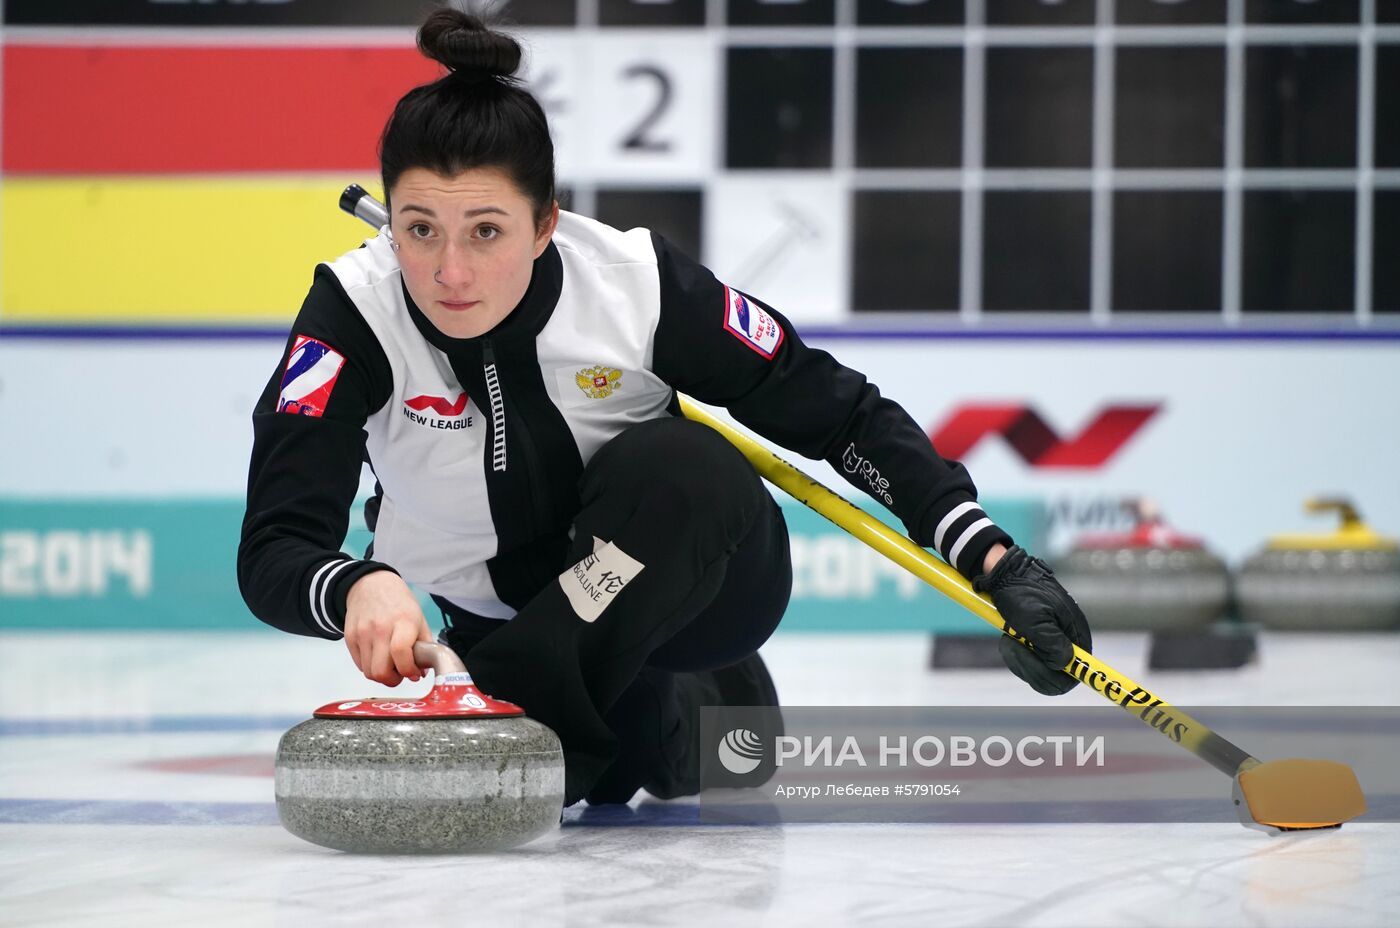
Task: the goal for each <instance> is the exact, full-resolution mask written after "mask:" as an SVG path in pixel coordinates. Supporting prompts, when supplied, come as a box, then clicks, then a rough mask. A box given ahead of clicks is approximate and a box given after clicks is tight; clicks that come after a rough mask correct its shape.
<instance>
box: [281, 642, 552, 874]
mask: <svg viewBox="0 0 1400 928" xmlns="http://www.w3.org/2000/svg"><path fill="white" fill-rule="evenodd" d="M413 656H414V659H415V660H416V661H417V662H418V666H419V667H422V668H423V669H425V670H428V669H431V670H432V671H433V672H434V680H433V687H432V689H431V690H430V691H429V692H428V693H427V694H426V695H425V696H422V697H417V698H413V697H410V698H404V699H352V700H343V701H341V702H334V703H330V704H328V705H325V706H322V707H321V708H319V709H317V710H316V712H315V718H312V719H310V720H308V721H305V722H302V723H301V724H300V725H297V726H296V727H295V728H293V729H291V730H290V731H288V732H287V733H286V734H284V735H283V736H282V740H281V741H280V742H279V743H278V745H277V763H276V773H275V783H276V785H275V790H276V794H277V814H278V816H279V817H280V818H281V820H282V825H283V826H284V827H285V828H286V829H287V830H288V831H290V832H291V833H292V834H294V835H296V836H298V837H300V838H305V839H306V840H307V841H310V842H312V843H313V844H319V845H322V846H323V847H329V848H334V849H336V850H340V851H357V852H363V853H380V854H384V853H457V852H463V851H493V850H504V849H506V848H511V847H516V846H517V845H520V844H524V843H525V842H526V841H530V840H531V839H533V838H537V837H539V836H540V835H542V834H544V833H545V832H546V831H549V830H550V829H551V828H554V827H555V826H557V825H558V823H559V815H560V812H561V811H562V809H563V805H564V755H563V752H562V750H561V749H560V746H559V739H558V738H557V737H556V736H555V734H554V732H552V731H550V729H549V728H547V727H546V726H544V725H541V724H540V723H539V722H535V721H532V720H531V719H528V718H526V717H525V712H524V710H522V709H521V708H520V707H519V706H516V705H513V704H511V703H508V702H503V701H501V700H497V699H492V698H491V697H490V696H487V695H486V694H485V693H482V692H481V691H480V690H478V689H477V688H476V686H475V685H473V683H472V679H471V675H470V674H468V673H467V672H466V668H465V667H464V666H463V665H462V662H461V660H459V659H458V657H457V655H456V654H455V653H454V652H453V651H452V650H451V649H450V648H448V647H446V646H444V645H440V644H432V643H430V642H426V641H420V642H418V643H417V644H416V645H414V647H413Z"/></svg>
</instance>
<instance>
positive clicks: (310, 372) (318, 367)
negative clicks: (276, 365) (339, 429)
mask: <svg viewBox="0 0 1400 928" xmlns="http://www.w3.org/2000/svg"><path fill="white" fill-rule="evenodd" d="M344 366H345V357H344V356H343V355H341V354H340V353H339V352H337V351H336V350H335V349H334V348H332V347H331V346H330V345H327V344H326V343H325V342H323V341H319V340H317V339H314V338H310V337H308V336H306V335H298V336H297V337H296V341H295V342H293V343H292V353H291V355H290V356H289V357H288V358H287V369H286V370H285V371H284V372H283V373H282V392H281V394H280V395H279V396H278V398H277V411H278V412H288V413H292V414H293V415H298V416H322V415H325V412H326V404H327V403H328V402H330V398H331V391H332V390H334V389H335V382H336V380H337V378H339V377H340V370H341V368H343V367H344Z"/></svg>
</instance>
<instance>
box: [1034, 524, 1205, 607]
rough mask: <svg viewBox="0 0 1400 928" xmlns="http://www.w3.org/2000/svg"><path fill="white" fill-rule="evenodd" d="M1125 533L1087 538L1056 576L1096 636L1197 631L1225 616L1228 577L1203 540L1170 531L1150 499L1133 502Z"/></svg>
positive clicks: (1056, 567) (1066, 558)
mask: <svg viewBox="0 0 1400 928" xmlns="http://www.w3.org/2000/svg"><path fill="white" fill-rule="evenodd" d="M1129 505H1130V506H1131V507H1132V508H1133V511H1134V515H1135V518H1136V521H1137V524H1136V525H1135V526H1134V527H1133V529H1132V531H1130V532H1127V533H1117V534H1104V535H1087V536H1085V537H1083V538H1081V539H1079V541H1077V542H1076V543H1075V545H1074V547H1073V549H1071V551H1070V552H1069V554H1067V555H1065V556H1064V557H1062V558H1059V559H1057V561H1056V563H1055V565H1054V570H1055V574H1056V575H1057V576H1058V577H1059V578H1060V582H1061V583H1063V584H1064V586H1065V589H1067V590H1069V591H1070V593H1071V594H1072V595H1073V596H1074V598H1075V600H1076V601H1077V602H1078V603H1079V606H1080V608H1082V609H1083V610H1084V613H1085V615H1087V616H1089V620H1090V622H1092V623H1093V626H1094V628H1095V629H1100V628H1104V629H1126V630H1134V631H1153V632H1157V631H1179V630H1184V629H1199V628H1203V627H1205V626H1207V625H1210V624H1211V623H1212V622H1215V621H1216V620H1218V619H1220V618H1221V617H1222V616H1224V614H1225V612H1226V610H1227V608H1228V607H1229V601H1230V571H1229V568H1228V567H1226V565H1225V562H1224V561H1223V560H1222V559H1221V558H1219V557H1217V556H1216V555H1215V554H1212V553H1211V552H1210V551H1208V550H1207V549H1206V546H1205V544H1204V542H1202V540H1201V539H1199V538H1195V537H1192V536H1189V535H1183V534H1181V533H1180V532H1177V531H1175V530H1173V529H1172V528H1171V527H1170V526H1168V525H1167V524H1166V523H1165V522H1164V521H1163V520H1162V517H1161V514H1160V513H1159V512H1158V510H1157V507H1156V506H1155V505H1153V504H1152V503H1151V502H1149V501H1147V500H1130V501H1129Z"/></svg>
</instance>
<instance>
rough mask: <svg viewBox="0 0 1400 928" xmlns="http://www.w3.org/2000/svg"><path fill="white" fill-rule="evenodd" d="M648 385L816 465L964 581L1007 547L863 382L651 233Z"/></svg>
mask: <svg viewBox="0 0 1400 928" xmlns="http://www.w3.org/2000/svg"><path fill="white" fill-rule="evenodd" d="M652 240H653V244H654V245H655V247H656V253H657V260H658V264H659V269H660V277H661V319H660V322H659V324H658V326H657V332H656V352H655V359H654V367H655V371H656V374H657V376H659V377H661V378H662V379H663V380H665V381H666V382H667V383H669V384H671V385H672V386H673V387H675V388H676V389H677V390H680V391H681V392H683V393H686V394H689V395H690V396H693V397H694V398H695V399H697V400H700V401H701V402H704V403H711V404H714V405H716V406H724V407H726V408H728V410H729V411H730V413H732V414H733V416H734V418H735V419H737V420H738V421H740V422H742V423H743V424H744V425H746V426H748V427H749V428H752V429H753V430H754V431H756V432H758V433H759V434H760V435H763V436H764V437H766V438H769V439H771V440H772V441H774V442H777V443H778V444H779V445H782V446H783V447H784V448H789V449H791V450H793V451H795V452H797V453H798V454H801V455H804V456H806V457H808V458H813V459H816V460H824V461H826V462H827V463H829V464H830V465H831V466H832V467H834V468H836V470H837V471H839V472H840V473H841V474H842V475H844V476H845V478H846V480H847V481H849V482H850V483H851V484H852V485H853V486H855V487H857V488H858V489H860V490H863V491H865V492H866V493H868V494H870V495H871V496H873V497H874V498H875V499H877V500H879V501H880V502H881V503H883V504H884V505H885V506H886V507H887V508H888V509H889V510H890V511H891V512H893V513H894V514H895V515H896V516H898V517H899V518H900V520H901V521H903V523H904V525H905V528H907V529H908V531H909V537H910V538H912V539H913V540H914V541H915V542H917V543H918V544H920V545H923V546H924V547H930V548H934V549H936V550H937V551H938V553H939V554H941V555H942V556H943V558H944V560H946V561H948V563H950V564H952V565H953V566H954V567H956V568H957V570H958V571H959V572H960V573H962V574H963V575H964V576H966V577H969V578H971V577H975V576H977V575H978V574H980V573H981V572H982V561H983V559H984V558H985V556H986V553H987V551H988V550H989V549H990V548H991V547H992V546H993V545H994V544H996V543H998V542H1000V543H1002V544H1005V545H1008V546H1009V545H1010V544H1011V543H1012V541H1011V536H1010V535H1008V534H1007V533H1006V532H1004V531H1003V530H1002V529H1000V528H999V527H997V526H996V525H995V524H994V523H993V522H992V521H991V520H990V519H988V518H987V514H986V513H985V512H984V511H983V510H982V508H981V507H980V506H979V505H978V504H977V488H976V487H975V486H974V485H973V483H972V478H971V477H970V476H968V473H967V471H966V469H965V468H964V467H963V466H962V465H961V464H959V463H958V462H956V461H946V460H944V459H943V458H942V457H940V456H939V454H938V453H937V452H936V451H935V450H934V448H933V444H932V442H930V441H929V438H928V436H927V435H925V434H924V432H923V430H922V429H920V428H919V426H918V423H916V422H915V421H914V420H913V418H912V417H911V416H910V415H909V414H908V413H907V412H905V411H904V409H903V408H902V407H900V406H899V405H898V404H897V403H895V402H893V401H891V400H888V399H886V398H884V397H883V396H881V395H880V391H879V389H878V388H877V387H876V386H875V385H874V384H872V383H870V382H869V381H868V380H866V378H865V376H864V375H862V374H860V373H858V372H857V371H853V370H851V369H850V368H847V367H843V366H842V365H841V364H839V363H837V361H836V359H835V358H833V357H832V356H831V355H829V354H827V353H826V352H825V351H821V350H818V349H815V348H809V347H808V346H806V345H804V344H803V343H802V339H801V338H799V337H798V335H797V333H796V332H795V331H794V330H793V327H792V324H791V323H789V322H788V320H787V319H785V318H784V317H783V316H782V314H781V313H779V312H777V311H776V310H774V309H773V308H772V307H770V306H768V305H767V304H765V303H763V302H762V301H761V300H757V299H754V298H753V297H751V296H749V295H748V294H745V293H739V292H738V291H736V290H733V289H732V288H729V287H726V286H725V285H724V284H722V283H720V282H719V281H718V280H716V279H715V277H714V275H713V274H711V273H710V271H709V270H708V269H707V268H705V267H704V266H702V265H700V264H698V263H696V262H695V261H693V260H691V259H690V258H688V257H686V256H685V255H684V254H682V253H681V252H679V251H678V250H677V249H676V248H675V247H674V246H673V245H671V244H670V243H669V242H667V241H666V240H665V239H664V238H662V237H661V236H659V235H656V234H655V233H653V234H652Z"/></svg>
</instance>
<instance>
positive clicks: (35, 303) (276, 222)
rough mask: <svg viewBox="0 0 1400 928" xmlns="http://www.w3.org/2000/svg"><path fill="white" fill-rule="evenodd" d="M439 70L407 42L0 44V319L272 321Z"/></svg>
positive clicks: (293, 304)
mask: <svg viewBox="0 0 1400 928" xmlns="http://www.w3.org/2000/svg"><path fill="white" fill-rule="evenodd" d="M438 73H439V71H438V68H437V66H436V65H435V64H433V63H432V62H429V61H427V60H426V59H424V58H423V57H422V56H421V55H420V54H418V52H417V51H416V50H415V49H414V48H412V47H411V46H409V45H406V46H405V47H402V48H398V47H393V48H386V47H326V46H311V47H285V46H275V47H261V48H260V47H230V46H210V47H202V46H201V47H192V46H168V47H160V46H135V47H122V46H111V45H93V46H72V45H7V46H6V47H5V50H4V72H3V79H4V85H3V86H4V111H3V115H4V127H3V143H4V148H3V168H4V172H5V179H4V185H3V188H0V210H3V212H0V235H3V238H2V239H0V242H2V243H3V255H0V274H3V290H0V300H3V302H0V321H4V322H7V323H8V322H21V323H43V322H60V323H65V322H73V323H77V322H83V321H96V322H101V323H104V324H112V323H118V324H120V323H124V322H131V323H149V322H168V323H178V322H188V321H198V322H221V323H228V322H233V323H237V322H240V321H247V322H250V323H259V322H260V323H264V324H265V323H267V322H268V321H273V320H279V321H280V320H286V319H289V318H290V317H291V316H292V315H294V314H295V312H296V310H297V308H298V307H299V306H300V304H301V300H302V297H303V296H304V295H305V293H306V289H307V287H308V286H309V284H310V282H311V273H312V270H313V268H314V266H315V264H316V263H317V262H318V261H324V260H327V259H330V258H333V257H335V256H337V255H339V254H342V253H343V252H345V251H346V250H348V249H349V248H353V247H354V246H355V245H356V244H358V243H359V242H360V241H361V240H362V239H363V237H364V231H365V230H364V229H363V227H361V226H359V225H358V224H357V223H354V222H351V221H350V220H348V219H347V218H346V217H345V216H344V215H343V214H342V213H340V212H339V211H338V210H337V209H336V200H337V197H338V195H339V192H340V190H341V189H342V188H343V187H344V186H345V184H347V183H349V182H352V181H354V182H358V183H361V184H364V185H365V186H366V187H367V188H371V189H376V195H379V194H378V191H377V186H378V185H377V184H376V180H377V178H378V156H377V145H378V141H379V135H380V133H381V132H382V131H383V127H384V123H385V121H386V120H387V119H388V117H389V114H390V113H391V112H392V110H393V106H394V103H395V101H397V100H398V98H399V97H400V96H402V95H403V93H404V92H406V91H407V90H408V89H409V88H411V87H413V86H416V85H418V84H421V83H424V82H426V81H429V80H432V79H433V78H435V77H436V76H437V74H438Z"/></svg>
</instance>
